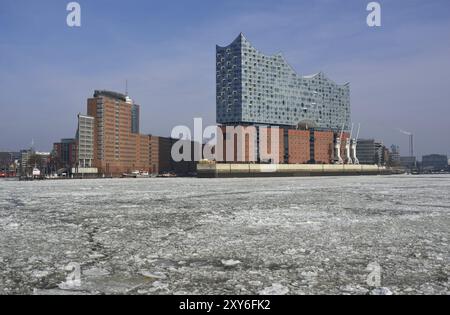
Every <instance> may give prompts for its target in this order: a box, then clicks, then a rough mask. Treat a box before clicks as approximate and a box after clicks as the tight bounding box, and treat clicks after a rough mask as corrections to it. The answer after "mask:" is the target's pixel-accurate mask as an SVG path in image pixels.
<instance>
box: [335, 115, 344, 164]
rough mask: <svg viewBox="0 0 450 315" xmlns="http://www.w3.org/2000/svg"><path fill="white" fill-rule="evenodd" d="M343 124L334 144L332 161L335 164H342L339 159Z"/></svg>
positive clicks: (341, 160) (342, 161) (340, 158)
mask: <svg viewBox="0 0 450 315" xmlns="http://www.w3.org/2000/svg"><path fill="white" fill-rule="evenodd" d="M344 127H345V122H344V123H343V124H342V129H341V134H340V136H339V137H337V138H336V143H335V144H334V160H335V163H336V164H344V160H343V159H342V157H341V139H342V136H343V134H344Z"/></svg>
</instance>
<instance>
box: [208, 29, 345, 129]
mask: <svg viewBox="0 0 450 315" xmlns="http://www.w3.org/2000/svg"><path fill="white" fill-rule="evenodd" d="M216 104H217V105H216V106H217V107H216V115H217V122H218V123H219V124H226V125H229V124H263V125H278V126H297V125H298V123H300V122H304V121H307V122H312V124H313V125H314V126H316V127H317V128H322V129H329V130H334V131H340V130H341V129H342V128H343V129H344V130H347V131H348V130H349V129H350V86H349V84H344V85H338V84H336V83H334V82H333V81H332V80H330V79H328V78H327V77H326V76H325V74H323V73H321V72H320V73H318V74H315V75H311V76H300V75H298V74H297V73H296V72H295V71H294V70H293V69H292V67H291V66H290V65H289V64H288V63H287V62H286V60H285V59H284V57H283V56H282V55H281V54H277V55H273V56H268V55H265V54H263V53H261V52H259V51H258V50H257V49H256V48H254V47H253V46H252V45H251V44H250V42H249V41H248V40H247V39H246V38H245V37H244V36H243V35H242V34H240V35H239V36H238V37H237V38H236V39H235V40H234V41H233V42H232V43H231V44H230V45H228V46H226V47H220V46H217V48H216Z"/></svg>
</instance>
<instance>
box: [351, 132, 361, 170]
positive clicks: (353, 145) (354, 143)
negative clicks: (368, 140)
mask: <svg viewBox="0 0 450 315" xmlns="http://www.w3.org/2000/svg"><path fill="white" fill-rule="evenodd" d="M360 130H361V124H358V132H357V133H356V138H354V139H352V141H351V152H352V153H351V156H352V159H353V164H355V165H359V160H358V157H357V156H356V148H357V146H358V140H359V132H360Z"/></svg>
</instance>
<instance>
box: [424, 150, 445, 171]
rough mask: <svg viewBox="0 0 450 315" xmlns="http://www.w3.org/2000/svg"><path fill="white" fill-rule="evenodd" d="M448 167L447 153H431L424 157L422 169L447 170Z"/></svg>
mask: <svg viewBox="0 0 450 315" xmlns="http://www.w3.org/2000/svg"><path fill="white" fill-rule="evenodd" d="M447 168H448V157H447V155H441V154H430V155H424V156H423V157H422V170H423V171H432V172H439V171H446V170H447Z"/></svg>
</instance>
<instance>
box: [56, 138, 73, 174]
mask: <svg viewBox="0 0 450 315" xmlns="http://www.w3.org/2000/svg"><path fill="white" fill-rule="evenodd" d="M77 150H78V149H77V140H76V139H61V142H57V143H54V144H53V158H54V159H56V166H57V167H58V169H59V168H66V169H70V168H72V167H74V166H75V165H76V162H77Z"/></svg>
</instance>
